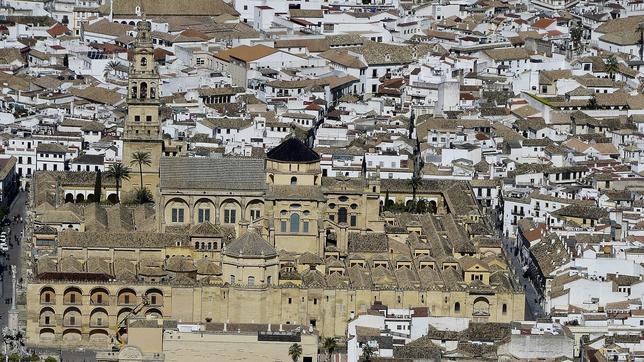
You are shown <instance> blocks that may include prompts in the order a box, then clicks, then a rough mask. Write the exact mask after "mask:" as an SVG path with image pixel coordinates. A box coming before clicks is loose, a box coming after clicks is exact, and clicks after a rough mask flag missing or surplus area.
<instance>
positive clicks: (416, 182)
mask: <svg viewBox="0 0 644 362" xmlns="http://www.w3.org/2000/svg"><path fill="white" fill-rule="evenodd" d="M422 184H423V179H422V178H421V177H420V176H418V175H414V176H412V177H411V180H409V185H410V186H411V197H412V204H411V206H412V210H410V211H414V210H415V207H416V192H417V191H418V186H421V185H422Z"/></svg>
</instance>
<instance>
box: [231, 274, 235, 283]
mask: <svg viewBox="0 0 644 362" xmlns="http://www.w3.org/2000/svg"><path fill="white" fill-rule="evenodd" d="M230 284H235V276H234V275H232V274H231V275H230Z"/></svg>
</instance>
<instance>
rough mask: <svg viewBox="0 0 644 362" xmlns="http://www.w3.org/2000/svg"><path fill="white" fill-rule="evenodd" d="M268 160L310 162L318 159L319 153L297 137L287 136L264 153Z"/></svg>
mask: <svg viewBox="0 0 644 362" xmlns="http://www.w3.org/2000/svg"><path fill="white" fill-rule="evenodd" d="M266 158H267V159H269V160H274V161H279V162H302V163H311V162H316V161H320V155H318V154H317V153H316V152H315V151H313V150H312V149H310V148H308V147H307V146H306V145H305V144H304V143H303V142H302V141H300V140H298V139H297V138H289V139H287V140H286V141H284V142H282V143H280V144H279V145H278V146H277V147H275V148H273V149H272V150H270V151H269V152H268V153H267V154H266Z"/></svg>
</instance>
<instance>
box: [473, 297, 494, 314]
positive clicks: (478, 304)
mask: <svg viewBox="0 0 644 362" xmlns="http://www.w3.org/2000/svg"><path fill="white" fill-rule="evenodd" d="M472 314H473V315H475V316H487V315H490V301H489V300H488V299H487V298H485V297H478V298H476V299H474V303H473V304H472Z"/></svg>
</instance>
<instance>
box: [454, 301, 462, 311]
mask: <svg viewBox="0 0 644 362" xmlns="http://www.w3.org/2000/svg"><path fill="white" fill-rule="evenodd" d="M460 312H461V303H459V302H456V303H454V313H460Z"/></svg>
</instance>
